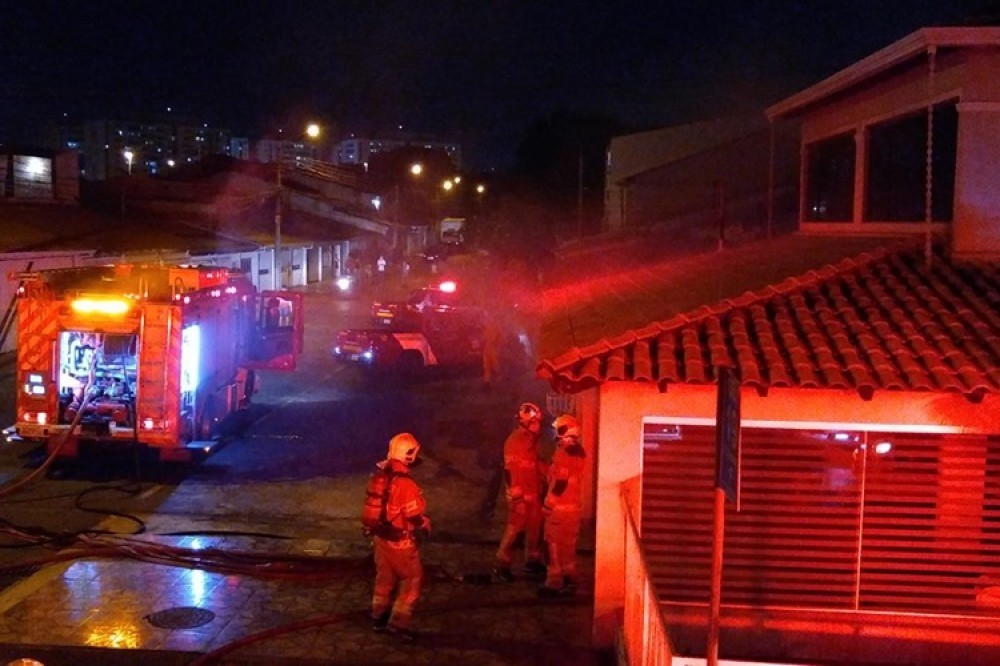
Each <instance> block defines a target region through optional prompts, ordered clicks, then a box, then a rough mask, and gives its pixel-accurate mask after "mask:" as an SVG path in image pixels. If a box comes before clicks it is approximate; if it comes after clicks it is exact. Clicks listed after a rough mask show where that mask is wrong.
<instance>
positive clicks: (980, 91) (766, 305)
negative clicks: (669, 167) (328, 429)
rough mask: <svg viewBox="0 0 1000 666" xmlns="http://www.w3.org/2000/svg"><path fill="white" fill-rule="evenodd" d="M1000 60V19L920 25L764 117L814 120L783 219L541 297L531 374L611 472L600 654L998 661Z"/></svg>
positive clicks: (599, 488)
mask: <svg viewBox="0 0 1000 666" xmlns="http://www.w3.org/2000/svg"><path fill="white" fill-rule="evenodd" d="M997 72H1000V28H995V27H968V28H926V29H923V30H919V31H917V32H915V33H913V34H911V35H909V36H908V37H905V38H904V39H901V40H900V41H898V42H896V43H894V44H892V45H890V46H888V47H886V48H884V49H882V50H881V51H878V52H877V53H875V54H873V55H871V56H869V57H867V58H865V59H863V60H861V61H859V62H857V63H855V64H854V65H852V66H850V67H848V68H846V69H845V70H842V71H840V72H838V73H836V74H834V75H833V76H831V77H829V78H827V79H825V80H824V81H821V82H819V83H818V84H816V85H814V86H812V87H810V88H808V89H806V90H803V91H801V92H799V93H797V94H795V95H793V96H791V97H789V98H788V99H785V100H783V101H781V102H779V103H777V104H775V105H774V106H772V107H770V108H769V109H767V112H766V117H767V119H768V121H769V122H771V123H784V122H788V121H794V122H796V123H799V124H800V125H801V155H802V159H801V165H800V183H801V187H800V205H799V224H798V231H797V232H796V233H795V234H792V235H787V236H781V237H776V238H773V239H769V240H762V241H754V242H750V243H747V244H744V245H740V246H735V247H727V248H726V249H724V250H723V251H717V252H705V253H700V254H697V253H696V254H691V255H688V256H684V257H679V258H678V257H674V258H670V259H665V260H663V261H660V262H652V261H647V262H644V263H643V264H642V265H637V266H623V267H622V269H621V270H619V271H617V272H615V273H609V274H604V275H598V276H595V277H593V278H592V279H589V280H588V279H584V280H579V281H574V282H567V283H565V284H561V285H553V286H552V287H551V288H550V289H548V290H547V291H546V293H545V308H546V316H545V321H544V322H543V324H542V330H541V336H540V337H541V339H540V346H541V357H542V358H543V360H542V361H541V362H540V363H539V365H538V372H539V374H540V375H541V376H542V377H544V378H546V379H547V380H548V381H549V382H550V383H551V385H552V386H553V388H554V389H555V390H557V391H559V392H561V393H564V394H571V395H572V396H573V398H574V399H573V401H572V404H573V406H574V407H573V408H574V409H575V411H576V413H577V415H578V416H579V417H580V418H581V420H582V423H583V427H584V440H585V441H584V444H585V447H586V448H587V449H588V451H589V452H591V453H592V455H591V460H593V461H595V464H594V468H593V470H592V474H593V483H592V486H593V495H594V497H593V501H594V511H595V522H596V527H595V529H596V533H597V537H596V538H595V544H596V557H595V599H594V622H593V630H594V640H595V642H596V643H597V644H598V645H611V644H613V643H614V642H615V641H616V640H618V641H619V644H620V646H621V648H622V651H623V653H624V654H626V655H627V658H628V661H629V662H630V663H693V662H691V661H690V660H691V659H698V658H702V657H705V656H706V653H707V652H708V649H707V646H708V644H709V638H710V633H712V632H714V631H716V630H717V631H718V634H717V635H718V636H719V642H718V656H720V657H722V658H724V659H730V660H734V661H736V662H737V663H739V662H754V663H758V662H770V663H776V662H781V663H786V664H791V663H818V662H821V663H824V664H835V663H843V664H880V665H885V664H896V663H908V664H912V663H922V664H932V663H933V664H950V663H963V664H994V663H998V662H1000V634H998V633H997V631H996V627H997V622H998V621H1000V187H998V185H1000V182H998V176H997V174H998V173H1000V76H998V75H997ZM721 376H726V377H728V376H731V377H734V378H735V382H736V384H737V387H738V388H736V389H735V391H733V390H730V391H726V392H723V391H721V390H720V388H719V384H720V377H721ZM726 383H728V382H726ZM720 394H721V395H722V397H723V398H724V400H720ZM720 404H722V405H724V406H726V407H727V409H720ZM720 414H722V416H721V417H720V416H719V415H720ZM733 422H737V423H738V424H739V427H738V428H737V429H736V431H737V432H738V433H739V437H738V442H739V446H738V447H737V451H738V459H737V460H738V463H736V462H734V461H733V460H731V459H729V458H727V457H726V456H722V457H721V458H722V460H723V461H724V464H723V465H721V468H722V470H721V471H722V472H726V471H727V466H728V471H729V472H732V471H734V470H733V468H734V467H735V471H736V473H735V474H733V473H720V471H717V467H716V465H717V459H719V458H720V457H719V456H718V455H717V450H718V449H720V448H721V449H723V450H724V452H725V453H733V452H734V451H733V448H732V443H733V438H729V439H726V438H720V439H722V440H724V443H726V444H727V446H725V447H720V446H719V443H717V437H718V436H719V433H720V431H725V430H726V429H727V428H726V427H725V426H727V425H731V424H732V423H733ZM717 426H719V427H717ZM720 489H725V490H726V491H727V493H730V494H731V495H732V496H733V499H734V500H735V501H732V500H729V501H726V502H725V505H724V512H723V513H721V518H722V519H723V520H722V522H724V529H722V530H720V533H721V534H722V535H723V536H724V538H723V539H722V540H721V541H717V540H716V534H715V530H714V528H713V526H714V525H716V524H717V523H716V522H714V521H715V516H716V515H719V514H716V509H717V508H718V507H720V506H722V505H721V504H716V499H717V498H718V497H720V492H719V491H720ZM716 543H720V544H722V547H721V558H722V560H721V591H720V595H719V598H720V599H721V606H720V608H719V612H718V616H717V618H718V619H717V622H716V621H715V620H712V621H710V611H711V606H712V603H711V602H712V594H711V588H712V578H713V575H712V573H713V564H717V563H718V561H717V560H716V561H713V548H714V546H715V544H716ZM713 657H714V655H713Z"/></svg>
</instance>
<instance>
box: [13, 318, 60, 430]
mask: <svg viewBox="0 0 1000 666" xmlns="http://www.w3.org/2000/svg"><path fill="white" fill-rule="evenodd" d="M59 306H60V302H58V301H52V300H44V299H40V298H28V299H25V298H22V299H19V300H18V303H17V317H18V322H19V328H18V331H17V336H18V343H17V369H18V376H17V380H16V381H17V388H16V390H17V416H16V420H17V421H18V422H21V421H23V420H24V416H25V412H31V413H33V414H38V413H39V412H45V413H46V414H47V418H48V422H49V423H54V422H55V417H56V414H57V412H58V409H59V408H58V395H57V393H58V391H57V388H56V384H55V381H54V379H53V378H54V372H53V368H52V364H53V355H54V350H53V346H54V344H55V339H56V334H57V332H58V330H59ZM29 372H30V373H35V374H40V375H42V378H43V381H44V384H45V388H46V390H45V395H44V396H30V395H28V394H26V393H25V391H24V386H23V384H24V381H25V377H26V375H27V374H28V373H29Z"/></svg>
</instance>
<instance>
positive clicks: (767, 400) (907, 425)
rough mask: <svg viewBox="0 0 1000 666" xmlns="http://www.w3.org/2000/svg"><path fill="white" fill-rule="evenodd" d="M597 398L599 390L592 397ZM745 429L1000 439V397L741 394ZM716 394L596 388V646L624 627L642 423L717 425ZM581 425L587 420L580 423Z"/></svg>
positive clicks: (693, 389)
mask: <svg viewBox="0 0 1000 666" xmlns="http://www.w3.org/2000/svg"><path fill="white" fill-rule="evenodd" d="M594 390H595V391H596V390H597V389H594ZM741 401H742V414H741V419H742V421H743V422H744V423H746V422H748V421H753V422H755V425H768V424H770V425H774V424H789V423H794V424H795V425H796V426H799V427H816V428H819V427H823V428H835V427H843V428H856V429H878V430H884V431H897V432H903V431H911V432H942V433H943V432H956V433H957V432H962V433H1000V396H994V395H988V396H986V397H985V398H984V399H983V401H982V402H981V403H980V404H973V403H971V402H969V401H968V400H967V399H966V398H965V397H963V396H961V395H951V394H932V393H915V392H902V391H882V392H878V393H876V394H875V397H874V398H873V399H872V400H869V401H865V400H862V399H861V398H860V397H859V396H858V395H857V393H855V392H853V391H835V390H796V389H773V390H771V391H770V392H769V393H768V395H767V396H763V397H762V396H760V395H759V394H758V393H757V392H756V391H755V390H753V389H750V388H744V389H743V390H742V392H741ZM715 403H716V389H715V386H696V385H690V386H688V385H676V386H675V385H671V386H670V387H669V390H668V391H667V392H666V393H660V392H659V391H658V390H657V389H656V387H655V386H652V385H648V384H640V383H634V382H632V383H629V382H608V383H606V384H604V385H602V386H601V388H600V394H599V401H598V403H597V405H596V406H588V405H583V408H584V409H585V410H589V409H596V410H597V413H598V418H597V424H598V430H599V432H598V433H597V436H598V438H599V441H600V448H599V450H598V471H597V480H596V493H597V497H596V500H597V503H596V507H597V516H596V538H595V544H596V547H595V564H594V567H595V586H594V623H593V630H594V633H593V639H594V642H595V644H596V645H598V646H610V645H612V644H613V642H614V637H615V632H616V631H617V630H618V628H619V627H620V626H621V622H622V608H623V604H624V598H625V594H626V590H625V570H624V564H625V552H624V548H625V534H624V522H623V520H622V515H623V513H622V512H623V510H624V509H623V506H622V502H621V498H620V491H621V484H622V483H623V482H624V481H626V480H628V479H632V478H635V477H637V476H640V475H641V474H642V452H643V450H642V423H643V419H644V418H649V417H661V418H667V419H670V418H676V419H692V418H694V419H708V420H714V418H715V408H716V404H715ZM585 418H586V417H585Z"/></svg>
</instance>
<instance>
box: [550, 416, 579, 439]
mask: <svg viewBox="0 0 1000 666" xmlns="http://www.w3.org/2000/svg"><path fill="white" fill-rule="evenodd" d="M552 425H553V426H554V427H555V429H556V437H558V438H559V439H563V438H566V439H570V438H572V439H580V423H579V422H578V421H577V420H576V417H575V416H573V415H571V414H562V415H560V416H557V417H556V420H555V422H554V423H553V424H552Z"/></svg>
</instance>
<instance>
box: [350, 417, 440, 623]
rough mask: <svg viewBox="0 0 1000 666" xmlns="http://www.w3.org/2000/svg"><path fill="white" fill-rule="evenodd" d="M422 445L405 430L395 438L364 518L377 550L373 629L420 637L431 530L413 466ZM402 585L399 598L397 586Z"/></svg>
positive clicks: (368, 498) (372, 484) (380, 467)
mask: <svg viewBox="0 0 1000 666" xmlns="http://www.w3.org/2000/svg"><path fill="white" fill-rule="evenodd" d="M419 451H420V444H419V442H417V439H416V438H415V437H414V436H413V435H411V434H410V433H407V432H404V433H400V434H398V435H396V436H395V437H393V438H392V439H391V440H389V455H388V457H387V459H386V460H384V461H382V462H380V463H379V464H378V466H377V467H378V469H376V471H375V472H374V473H373V474H372V477H371V479H370V480H369V482H368V489H367V496H366V497H365V506H364V509H363V511H362V514H361V521H362V523H363V524H364V527H365V533H366V534H367V535H369V536H371V537H372V541H373V546H374V549H375V589H374V591H373V593H372V622H373V624H372V628H373V629H374V630H375V631H376V632H383V631H387V630H388V631H389V633H391V634H395V635H397V636H399V637H400V638H403V639H405V640H411V641H412V640H415V639H416V637H417V634H416V632H415V631H414V630H413V626H412V624H413V607H414V605H415V604H416V603H417V599H418V598H419V597H420V585H421V582H422V579H423V575H424V569H423V565H422V564H421V562H420V542H421V541H422V540H423V539H424V538H425V537H426V536H427V535H428V534H430V530H431V521H430V518H428V517H427V516H426V515H424V511H425V510H426V508H427V503H426V502H425V501H424V496H423V493H422V492H421V490H420V487H419V486H418V485H417V483H416V481H414V480H413V477H411V476H410V466H411V465H413V463H414V462H416V460H417V453H418V452H419ZM397 584H398V587H399V590H398V592H397V594H396V600H395V603H393V601H392V593H393V589H394V588H396V586H397Z"/></svg>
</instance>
